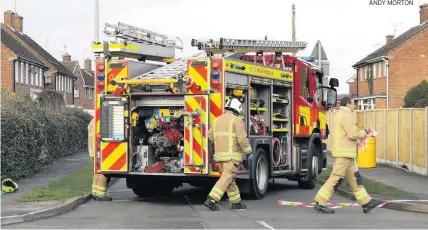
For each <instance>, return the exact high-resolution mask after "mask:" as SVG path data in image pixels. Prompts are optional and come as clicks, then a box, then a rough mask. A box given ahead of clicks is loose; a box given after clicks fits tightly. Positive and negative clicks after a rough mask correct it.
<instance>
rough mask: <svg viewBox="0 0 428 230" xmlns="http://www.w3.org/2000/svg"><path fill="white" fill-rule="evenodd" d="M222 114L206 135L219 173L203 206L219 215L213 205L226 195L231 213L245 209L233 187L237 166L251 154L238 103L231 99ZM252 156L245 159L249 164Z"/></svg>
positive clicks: (235, 187) (238, 101)
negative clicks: (212, 145)
mask: <svg viewBox="0 0 428 230" xmlns="http://www.w3.org/2000/svg"><path fill="white" fill-rule="evenodd" d="M225 109H226V111H225V113H224V114H222V115H221V116H219V117H218V118H217V119H216V120H214V123H213V125H212V126H211V127H210V129H209V131H208V133H209V134H208V138H209V140H210V141H211V142H212V143H214V146H215V154H214V160H215V161H216V162H217V163H218V165H219V169H220V171H221V172H222V174H221V177H220V179H219V180H218V181H217V183H216V184H215V185H214V187H213V188H212V190H211V192H210V193H209V195H208V198H207V200H206V201H205V203H204V205H205V206H206V207H208V208H209V209H210V210H212V211H218V210H219V208H218V206H217V205H216V203H218V202H219V201H220V200H221V198H222V197H223V195H224V193H225V192H227V196H228V197H229V201H230V203H231V209H245V208H246V207H247V206H246V205H245V204H242V203H241V196H240V194H239V188H238V186H237V185H236V183H235V178H236V175H237V172H238V166H239V164H240V163H241V162H242V153H245V154H251V153H252V149H251V146H250V143H249V140H248V137H247V133H246V131H245V124H244V121H243V120H242V119H240V118H239V114H240V113H241V112H242V103H241V101H240V100H239V99H238V98H237V97H235V96H234V95H232V97H231V99H230V100H229V101H228V102H227V103H226V105H225ZM251 156H252V154H251V155H250V157H249V158H248V159H249V160H251Z"/></svg>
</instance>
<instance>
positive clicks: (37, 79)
mask: <svg viewBox="0 0 428 230" xmlns="http://www.w3.org/2000/svg"><path fill="white" fill-rule="evenodd" d="M33 72H34V85H35V86H39V68H37V67H34V71H33Z"/></svg>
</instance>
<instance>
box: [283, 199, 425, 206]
mask: <svg viewBox="0 0 428 230" xmlns="http://www.w3.org/2000/svg"><path fill="white" fill-rule="evenodd" d="M391 202H396V203H399V202H428V200H386V201H383V202H382V203H381V204H380V205H378V206H377V207H378V208H382V207H383V206H385V205H387V204H388V203H391ZM278 205H282V206H292V207H304V208H313V207H314V205H315V203H311V202H293V201H285V200H278ZM327 205H328V206H329V207H330V208H346V207H358V206H361V205H360V204H358V203H337V202H332V203H328V204H327Z"/></svg>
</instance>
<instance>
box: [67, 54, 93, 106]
mask: <svg viewBox="0 0 428 230" xmlns="http://www.w3.org/2000/svg"><path fill="white" fill-rule="evenodd" d="M91 62H92V61H91V59H86V60H85V66H84V68H83V69H82V68H81V67H80V64H79V62H78V61H72V60H71V55H70V54H68V53H66V54H64V55H63V61H62V62H61V63H62V64H63V65H64V66H65V67H67V69H68V70H70V71H71V72H72V73H73V74H74V75H75V76H76V78H77V79H76V81H75V82H74V88H73V91H74V105H77V106H78V107H81V108H83V109H84V110H86V111H88V112H90V113H91V112H93V110H94V98H93V95H94V72H93V71H92V64H91Z"/></svg>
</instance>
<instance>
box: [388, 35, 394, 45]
mask: <svg viewBox="0 0 428 230" xmlns="http://www.w3.org/2000/svg"><path fill="white" fill-rule="evenodd" d="M392 40H394V35H386V44H388V43H390V42H392Z"/></svg>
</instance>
